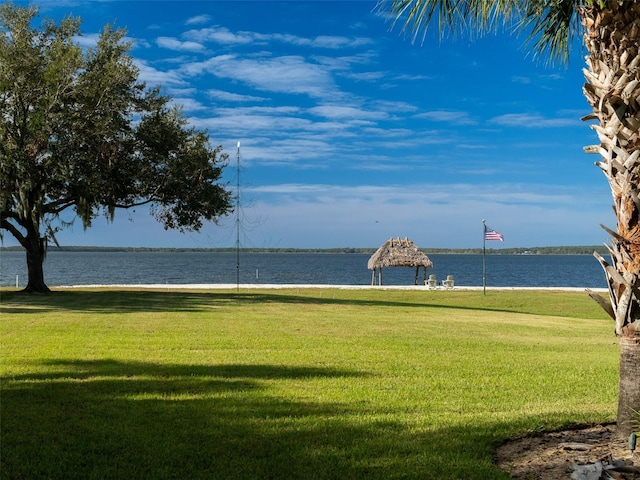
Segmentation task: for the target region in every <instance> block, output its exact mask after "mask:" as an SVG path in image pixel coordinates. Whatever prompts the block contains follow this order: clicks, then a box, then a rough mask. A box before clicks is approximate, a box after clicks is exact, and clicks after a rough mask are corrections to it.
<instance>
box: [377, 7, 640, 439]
mask: <svg viewBox="0 0 640 480" xmlns="http://www.w3.org/2000/svg"><path fill="white" fill-rule="evenodd" d="M377 9H378V10H379V11H380V12H383V13H385V14H389V15H390V16H391V18H392V19H393V22H394V24H395V23H397V22H400V25H401V28H402V30H403V31H405V32H410V33H411V34H412V35H413V40H414V41H415V40H416V39H418V38H420V37H421V39H422V41H424V39H425V35H426V32H427V27H428V26H429V25H431V24H433V23H434V22H435V23H437V27H438V29H439V33H440V34H441V35H442V34H443V33H445V32H447V31H453V32H455V30H456V29H458V28H459V29H468V30H470V31H471V32H472V33H474V34H484V33H488V32H490V31H493V30H495V29H497V28H499V27H500V26H501V25H509V26H510V27H515V28H514V30H517V31H521V32H525V33H528V34H529V41H530V45H531V47H532V48H533V50H534V51H535V52H536V54H540V53H541V54H544V55H545V56H547V57H548V58H549V59H551V60H561V61H562V62H565V63H566V61H567V60H568V56H569V47H570V45H571V43H572V41H573V38H574V37H575V35H578V34H582V35H583V38H584V46H585V47H586V50H587V52H588V55H587V57H586V68H585V69H584V75H585V78H586V83H585V84H584V89H583V90H584V94H585V97H586V98H587V101H588V102H589V104H590V105H591V107H592V109H593V113H592V114H590V115H588V116H586V117H584V118H583V120H596V123H595V124H593V125H592V126H591V127H592V128H593V129H594V130H595V131H596V133H597V135H598V140H599V142H600V143H599V145H594V146H589V147H586V148H585V151H586V152H588V153H595V154H599V155H600V157H601V158H600V160H599V161H598V162H596V165H598V166H599V167H600V168H601V169H602V171H603V172H604V175H605V177H606V178H607V180H608V182H609V186H610V187H611V193H612V196H613V209H614V212H615V214H616V217H617V231H612V230H610V229H608V228H607V227H604V226H603V228H604V229H605V230H606V231H607V232H608V233H609V234H610V235H611V244H610V245H609V246H608V248H609V251H610V253H611V262H612V265H609V264H608V263H607V261H605V259H604V258H602V257H601V256H599V255H597V254H594V255H596V258H598V261H599V262H600V264H601V265H602V267H603V269H604V272H605V276H606V279H607V284H608V287H609V296H608V297H609V298H604V297H602V296H600V295H597V294H595V293H593V292H589V294H590V295H591V296H592V297H593V298H594V300H596V301H597V302H598V303H599V304H600V305H601V306H602V307H603V308H604V309H605V311H606V312H607V313H608V314H609V315H610V316H611V317H612V318H613V319H614V320H615V333H616V335H617V337H618V339H619V342H620V380H619V392H618V416H617V427H618V428H617V430H618V433H619V434H620V436H625V437H626V436H628V435H629V434H630V433H631V432H632V430H633V427H634V423H633V420H634V416H635V419H636V420H637V415H638V412H639V411H640V52H639V51H638V46H639V44H640V1H639V0H633V1H630V0H626V1H624V0H379V3H378V5H377Z"/></svg>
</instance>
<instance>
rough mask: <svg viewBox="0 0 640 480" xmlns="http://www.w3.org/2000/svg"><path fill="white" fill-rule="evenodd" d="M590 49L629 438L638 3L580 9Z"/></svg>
mask: <svg viewBox="0 0 640 480" xmlns="http://www.w3.org/2000/svg"><path fill="white" fill-rule="evenodd" d="M580 15H581V18H582V24H583V26H584V28H585V39H584V40H585V46H586V47H587V49H588V52H589V55H588V57H587V69H585V77H586V80H587V83H586V84H585V85H584V93H585V96H586V98H587V101H588V102H589V104H590V105H591V107H592V108H593V114H592V115H589V116H588V117H585V119H586V120H597V121H598V124H597V125H593V126H592V128H593V129H594V130H595V131H596V133H597V134H598V138H599V140H600V144H599V145H595V146H592V147H587V148H586V151H587V152H590V153H597V154H599V155H600V156H601V160H600V161H599V162H597V165H598V166H599V167H600V168H601V169H602V171H603V173H604V174H605V176H606V178H607V180H608V182H609V186H610V187H611V194H612V197H613V210H614V212H615V214H616V218H617V231H615V232H614V231H612V230H609V229H608V228H606V227H605V229H606V230H607V231H608V232H609V233H610V234H611V246H610V247H609V252H610V254H611V260H612V264H611V265H609V264H608V263H607V262H606V261H605V260H604V259H603V258H602V257H600V256H598V255H596V256H597V257H598V260H599V261H600V264H601V265H602V267H603V268H604V270H605V275H606V278H607V284H608V287H609V302H606V301H604V300H602V301H601V302H599V303H600V304H601V306H603V308H604V309H605V311H606V312H607V313H608V314H609V315H610V316H611V317H612V318H613V319H614V320H615V333H616V335H617V336H618V338H619V340H620V381H619V393H618V395H619V401H618V434H619V435H620V436H623V437H624V436H628V435H629V433H631V431H632V430H633V428H632V423H631V420H632V419H633V417H634V416H635V420H638V418H639V417H638V415H640V414H638V413H634V411H635V412H639V411H640V102H639V98H640V52H639V51H638V45H639V44H640V2H620V1H619V0H606V1H604V2H593V4H592V5H591V6H589V5H584V6H583V7H581V8H580Z"/></svg>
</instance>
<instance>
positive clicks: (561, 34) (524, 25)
mask: <svg viewBox="0 0 640 480" xmlns="http://www.w3.org/2000/svg"><path fill="white" fill-rule="evenodd" d="M579 3H580V2H576V1H575V0H534V1H531V2H528V5H527V9H526V10H525V12H524V16H523V18H522V20H521V23H520V28H521V29H522V30H525V31H527V30H528V31H529V32H530V33H529V37H528V43H529V44H530V45H532V47H533V50H534V51H535V52H536V54H537V55H539V54H542V55H543V56H545V57H547V58H549V59H550V60H552V61H553V60H559V61H561V62H562V63H564V64H566V63H567V62H568V60H569V51H570V49H571V44H572V43H573V40H574V38H575V35H577V34H578V33H579V32H580V31H581V24H580V19H579V16H578V4H579Z"/></svg>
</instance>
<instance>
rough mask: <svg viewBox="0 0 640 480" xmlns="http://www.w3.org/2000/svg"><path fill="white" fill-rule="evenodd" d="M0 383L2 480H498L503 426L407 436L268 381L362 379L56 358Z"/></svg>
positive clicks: (382, 418) (358, 411)
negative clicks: (42, 369) (284, 392)
mask: <svg viewBox="0 0 640 480" xmlns="http://www.w3.org/2000/svg"><path fill="white" fill-rule="evenodd" d="M49 366H51V367H55V368H56V369H57V371H56V373H55V375H50V374H44V375H28V376H22V377H20V378H15V377H12V378H8V379H4V380H3V382H2V384H3V392H2V411H1V413H2V418H1V420H2V431H1V440H2V445H3V454H2V457H1V460H0V462H1V463H0V467H1V471H2V474H3V475H2V476H3V478H6V479H22V478H24V479H26V478H28V479H41V478H42V479H44V478H56V479H57V478H60V479H62V478H64V479H76V478H77V479H105V478H110V479H131V478H144V479H169V478H171V479H182V478H189V479H266V478H269V479H292V478H296V479H342V478H344V479H393V478H407V479H412V478H416V479H417V478H420V479H424V478H434V479H435V478H437V479H448V478H451V479H454V478H465V479H472V480H473V479H478V480H480V479H483V480H484V479H487V478H492V479H501V478H504V479H506V478H508V477H507V476H506V475H504V474H502V473H501V472H500V471H498V470H497V468H496V467H495V466H494V465H493V463H492V451H493V447H494V446H495V445H496V444H497V443H499V441H500V440H502V439H503V438H504V436H503V435H505V430H504V429H507V430H508V429H509V428H511V429H513V428H514V427H513V426H503V427H501V426H498V427H495V426H494V427H492V428H486V426H482V425H472V426H450V427H438V428H429V427H428V428H427V429H426V430H425V431H421V432H417V431H416V430H415V429H414V428H410V427H409V426H408V425H406V424H403V423H402V422H399V421H392V420H388V418H389V415H388V413H389V412H376V411H372V410H370V409H367V407H366V406H362V405H359V404H358V405H354V404H348V403H347V404H344V403H331V402H321V401H314V400H308V401H300V400H291V399H290V398H282V397H279V396H277V395H275V394H274V393H273V390H272V389H271V384H270V382H272V381H279V380H283V381H285V380H296V381H302V382H304V381H306V380H308V381H313V380H314V379H317V378H318V377H321V378H334V377H335V378H337V377H341V376H345V375H346V376H352V375H364V373H361V372H353V371H342V370H334V369H322V368H304V367H302V368H283V367H279V366H275V365H257V366H249V365H228V366H205V365H195V366H183V365H154V364H148V363H135V362H132V363H127V362H117V361H111V360H104V361H91V362H83V361H76V360H58V361H52V362H50V364H49Z"/></svg>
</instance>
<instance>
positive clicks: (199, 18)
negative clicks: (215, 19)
mask: <svg viewBox="0 0 640 480" xmlns="http://www.w3.org/2000/svg"><path fill="white" fill-rule="evenodd" d="M209 21H211V16H210V15H206V14H205V15H196V16H195V17H191V18H189V19H187V21H186V22H185V23H186V25H201V24H203V23H208V22H209Z"/></svg>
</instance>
